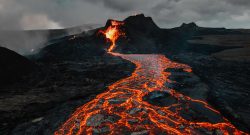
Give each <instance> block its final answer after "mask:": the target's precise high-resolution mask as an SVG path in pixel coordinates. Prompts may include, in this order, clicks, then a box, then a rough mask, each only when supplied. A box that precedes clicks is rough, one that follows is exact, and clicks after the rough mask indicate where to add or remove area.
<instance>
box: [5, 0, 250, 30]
mask: <svg viewBox="0 0 250 135" xmlns="http://www.w3.org/2000/svg"><path fill="white" fill-rule="evenodd" d="M136 13H144V14H145V15H146V16H151V17H152V18H153V19H154V20H155V22H156V23H157V24H158V25H159V26H160V27H174V26H179V25H180V24H181V23H183V22H186V23H187V22H196V23H197V24H198V25H200V26H208V27H227V28H250V0H0V29H48V28H50V29H52V28H65V27H71V26H77V25H82V24H100V25H104V24H105V22H106V20H107V19H108V18H113V19H124V18H125V17H127V16H129V15H133V14H136Z"/></svg>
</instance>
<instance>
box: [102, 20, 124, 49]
mask: <svg viewBox="0 0 250 135" xmlns="http://www.w3.org/2000/svg"><path fill="white" fill-rule="evenodd" d="M122 25H124V23H123V22H118V21H114V20H113V21H111V26H109V27H108V28H107V29H106V30H104V31H102V30H101V31H100V32H101V33H102V34H104V35H105V36H106V39H109V40H110V41H111V46H110V47H109V48H108V52H111V51H113V50H114V48H115V46H116V44H115V43H116V40H117V39H118V38H119V37H120V36H124V35H125V33H123V32H122V31H121V30H120V27H121V26H122Z"/></svg>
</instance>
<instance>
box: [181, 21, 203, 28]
mask: <svg viewBox="0 0 250 135" xmlns="http://www.w3.org/2000/svg"><path fill="white" fill-rule="evenodd" d="M180 27H181V28H184V29H185V28H188V29H190V28H192V29H195V28H198V27H199V26H198V25H197V24H196V23H194V22H191V23H183V24H182V25H181V26H180Z"/></svg>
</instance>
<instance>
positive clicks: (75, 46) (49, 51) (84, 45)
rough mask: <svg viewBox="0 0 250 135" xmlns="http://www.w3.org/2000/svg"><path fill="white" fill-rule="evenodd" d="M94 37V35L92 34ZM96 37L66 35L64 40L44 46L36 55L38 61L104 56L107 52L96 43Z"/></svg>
mask: <svg viewBox="0 0 250 135" xmlns="http://www.w3.org/2000/svg"><path fill="white" fill-rule="evenodd" d="M90 38H92V36H90ZM93 41H95V40H94V39H87V38H85V37H77V36H76V35H75V36H72V37H66V38H64V39H62V41H58V42H57V43H54V44H51V45H49V46H47V47H45V48H43V49H42V50H41V51H40V52H39V53H38V54H36V55H34V56H33V57H35V59H37V60H38V61H46V62H53V61H65V60H81V59H83V58H85V57H91V56H102V55H104V54H105V50H104V49H103V47H100V45H99V46H98V44H96V43H94V42H93Z"/></svg>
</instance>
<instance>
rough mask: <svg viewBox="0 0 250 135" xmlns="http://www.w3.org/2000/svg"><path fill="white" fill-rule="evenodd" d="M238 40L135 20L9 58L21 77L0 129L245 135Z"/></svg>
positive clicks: (242, 33)
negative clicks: (231, 53) (34, 52)
mask: <svg viewBox="0 0 250 135" xmlns="http://www.w3.org/2000/svg"><path fill="white" fill-rule="evenodd" d="M247 37H250V33H249V32H248V31H247V30H239V29H225V28H205V27H200V26H198V25H196V24H195V23H188V24H187V23H183V24H182V25H181V26H180V27H176V28H169V29H163V28H160V27H159V26H157V24H156V23H155V22H154V21H153V19H152V18H151V17H147V16H145V15H143V14H139V15H135V16H130V17H128V18H126V19H124V20H122V21H119V20H112V19H109V20H108V21H107V23H106V24H105V25H104V26H103V27H100V28H96V29H93V30H89V31H84V32H82V33H79V34H74V35H67V36H64V37H62V38H58V39H56V40H53V42H52V41H50V42H49V43H48V45H47V46H46V47H44V48H42V49H41V50H40V51H39V52H38V53H37V54H33V55H29V56H25V57H23V56H20V55H18V54H16V53H14V52H12V51H8V53H12V54H13V55H4V57H5V58H6V59H8V60H10V61H14V60H15V63H18V65H20V66H23V67H21V68H20V67H17V68H18V69H23V70H19V71H20V72H21V73H24V74H22V75H21V76H22V81H16V80H13V81H11V82H10V83H8V84H6V83H4V87H2V88H1V89H2V90H1V91H4V94H2V95H1V98H0V105H1V106H0V109H1V111H0V112H1V116H3V117H2V118H1V119H0V121H1V125H2V127H1V128H0V131H1V132H2V134H20V135H21V134H55V135H64V134H72V135H73V134H104V135H106V134H114V135H115V134H132V135H137V134H138V135H144V134H145V135H146V134H159V135H160V134H208V135H209V134H248V133H249V129H250V126H249V123H250V121H249V118H250V116H249V112H250V110H249V108H250V107H249V106H248V105H249V100H248V94H250V93H249V90H248V89H249V87H250V85H249V82H248V81H247V80H249V79H250V78H249V76H250V69H249V66H250V63H249V61H248V60H249V59H248V58H249V56H248V55H246V54H245V53H244V56H243V54H242V53H240V52H238V51H241V50H248V49H247V48H248V47H249V46H248V45H250V41H249V40H248V38H247ZM227 39H230V40H227ZM227 52H234V56H235V58H234V59H230V57H229V56H228V54H227ZM14 54H15V55H14ZM230 56H232V55H230ZM225 58H226V59H225ZM4 64H5V65H6V67H8V66H9V67H14V65H13V63H11V62H10V63H4ZM34 67H35V68H38V69H39V70H33V68H34ZM24 69H26V70H24ZM1 70H2V69H1ZM16 70H17V69H14V70H11V71H9V70H2V71H4V72H6V73H10V72H13V71H16ZM31 71H32V72H31ZM13 74H14V75H15V74H16V73H15V72H13ZM16 75H17V74H16ZM3 78H5V77H3ZM243 99H244V100H243ZM239 100H241V101H242V102H238V101H239Z"/></svg>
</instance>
